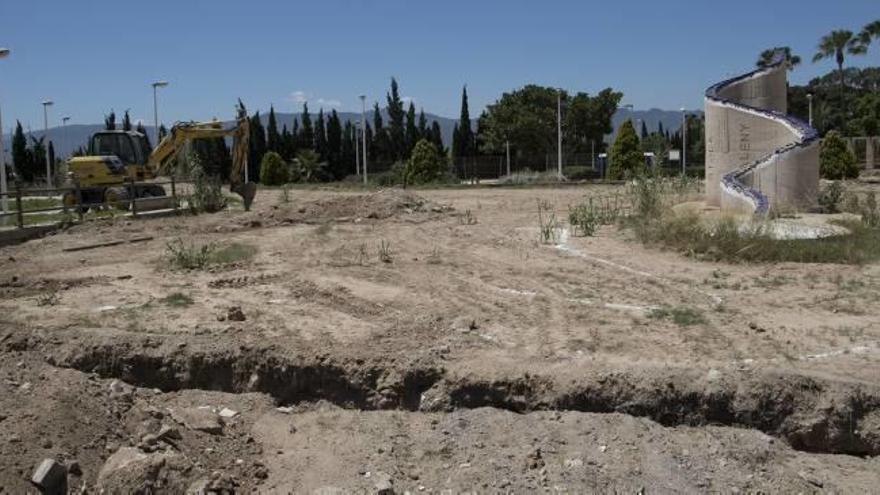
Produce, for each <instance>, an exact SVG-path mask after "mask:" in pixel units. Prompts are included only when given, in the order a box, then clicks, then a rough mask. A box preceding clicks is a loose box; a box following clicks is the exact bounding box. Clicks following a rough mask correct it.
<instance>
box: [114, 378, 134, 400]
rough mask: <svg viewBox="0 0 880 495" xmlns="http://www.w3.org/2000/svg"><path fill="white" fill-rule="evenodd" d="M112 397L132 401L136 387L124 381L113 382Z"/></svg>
mask: <svg viewBox="0 0 880 495" xmlns="http://www.w3.org/2000/svg"><path fill="white" fill-rule="evenodd" d="M109 388H110V397H113V398H118V399H130V398H131V396H132V395H134V387H132V386H131V385H129V384H127V383H125V382H123V381H122V380H113V381H112V382H110V387H109Z"/></svg>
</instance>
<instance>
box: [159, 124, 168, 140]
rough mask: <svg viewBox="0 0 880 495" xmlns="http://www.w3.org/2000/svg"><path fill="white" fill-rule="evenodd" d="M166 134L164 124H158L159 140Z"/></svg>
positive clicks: (166, 130)
mask: <svg viewBox="0 0 880 495" xmlns="http://www.w3.org/2000/svg"><path fill="white" fill-rule="evenodd" d="M167 135H168V129H166V128H165V124H159V140H160V141H161V140H162V138H164V137H165V136H167Z"/></svg>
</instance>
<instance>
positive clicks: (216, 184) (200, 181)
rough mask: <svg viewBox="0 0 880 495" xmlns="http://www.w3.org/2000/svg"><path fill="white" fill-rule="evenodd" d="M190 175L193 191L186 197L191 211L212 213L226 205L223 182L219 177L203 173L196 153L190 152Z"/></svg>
mask: <svg viewBox="0 0 880 495" xmlns="http://www.w3.org/2000/svg"><path fill="white" fill-rule="evenodd" d="M188 161H189V167H190V177H191V178H192V181H193V192H192V194H190V195H189V197H188V198H187V202H188V203H189V208H190V210H191V211H192V213H194V214H195V213H201V212H204V213H214V212H217V211H220V210H222V209H223V208H225V207H226V203H227V201H226V196H224V195H223V184H222V183H221V181H220V178H219V177H215V176H211V175H208V174H207V173H205V169H204V167H202V164H201V161H200V160H199V157H198V155H196V154H195V153H192V154H191V155H190V156H189V158H188Z"/></svg>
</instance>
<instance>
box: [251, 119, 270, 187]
mask: <svg viewBox="0 0 880 495" xmlns="http://www.w3.org/2000/svg"><path fill="white" fill-rule="evenodd" d="M248 148H249V153H248V165H249V169H250V172H252V173H251V177H249V178H250V179H252V180H256V178H257V176H258V175H259V174H258V169H259V166H260V163H261V162H262V161H263V155H265V154H266V132H265V129H263V124H262V122H260V112H259V111H257V112H256V113H255V114H254V116H253V117H251V124H250V140H249V142H248Z"/></svg>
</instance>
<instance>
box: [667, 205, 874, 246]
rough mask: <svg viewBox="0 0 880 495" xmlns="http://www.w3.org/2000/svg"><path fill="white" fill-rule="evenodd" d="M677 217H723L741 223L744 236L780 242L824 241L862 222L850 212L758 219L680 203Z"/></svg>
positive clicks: (703, 218) (677, 207) (676, 208)
mask: <svg viewBox="0 0 880 495" xmlns="http://www.w3.org/2000/svg"><path fill="white" fill-rule="evenodd" d="M673 211H675V212H676V213H678V214H685V213H691V214H693V213H695V214H697V215H698V216H699V217H700V218H701V219H702V220H703V221H705V222H717V221H719V220H721V219H723V218H733V219H736V220H737V221H738V222H739V223H740V228H741V231H742V232H743V233H750V232H751V233H760V234H766V235H769V236H770V237H772V238H774V239H778V240H794V239H822V238H826V237H834V236H839V235H847V234H849V233H850V230H849V229H847V228H846V227H843V226H841V225H839V224H838V223H839V222H841V221H848V220H849V221H859V216H858V215H853V214H851V213H835V214H822V213H794V214H789V215H786V216H781V217H778V218H758V217H755V216H754V215H748V214H735V213H730V212H727V211H723V212H722V211H721V209H720V208H718V207H717V206H711V205H708V204H706V203H705V202H703V201H692V202H688V203H681V204H679V205H676V206H674V207H673Z"/></svg>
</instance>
